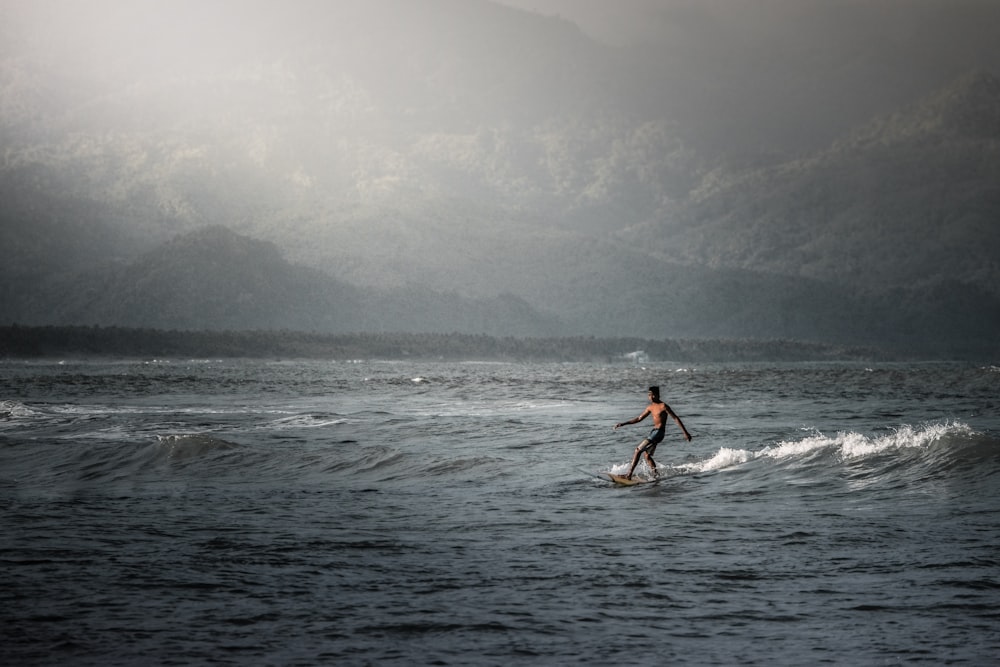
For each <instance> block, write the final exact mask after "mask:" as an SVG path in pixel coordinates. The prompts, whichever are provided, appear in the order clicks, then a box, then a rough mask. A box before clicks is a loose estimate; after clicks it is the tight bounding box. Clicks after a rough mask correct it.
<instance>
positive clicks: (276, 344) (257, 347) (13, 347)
mask: <svg viewBox="0 0 1000 667" xmlns="http://www.w3.org/2000/svg"><path fill="white" fill-rule="evenodd" d="M55 357H82V358H98V357H104V358H197V359H205V358H213V359H214V358H281V359H291V358H301V359H340V360H353V359H387V360H402V359H411V360H449V361H459V360H466V361H468V360H483V361H588V362H612V363H613V362H620V363H641V362H645V361H653V362H655V361H698V362H708V361H824V360H830V361H832V360H844V361H864V360H877V359H889V358H890V356H889V355H888V354H887V353H886V352H885V351H882V350H877V349H873V348H862V347H848V346H842V345H830V344H825V343H814V342H807V341H794V340H752V339H739V340H732V339H666V340H648V339H640V338H594V337H570V338H567V337H553V338H515V337H494V336H489V335H485V334H458V333H453V334H427V333H356V334H322V333H309V332H298V331H278V330H256V331H208V330H203V331H189V330H163V329H138V328H125V327H113V326H111V327H100V326H22V325H17V324H13V325H9V326H4V327H0V358H6V359H44V358H55Z"/></svg>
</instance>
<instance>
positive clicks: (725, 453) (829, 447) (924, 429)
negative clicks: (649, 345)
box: [678, 422, 972, 472]
mask: <svg viewBox="0 0 1000 667" xmlns="http://www.w3.org/2000/svg"><path fill="white" fill-rule="evenodd" d="M971 433H972V429H971V428H970V427H969V426H967V425H965V424H961V423H958V422H953V423H945V424H925V425H923V426H920V427H919V428H914V427H912V426H909V425H904V426H900V427H899V428H897V429H896V430H894V431H892V432H891V433H887V434H885V435H880V436H867V435H864V434H861V433H854V432H850V431H849V432H840V433H837V435H835V436H827V435H823V434H822V433H815V434H814V435H811V436H809V437H806V438H803V439H801V440H790V441H782V442H779V443H777V444H775V445H769V446H767V447H764V448H763V449H760V450H757V451H751V450H747V449H732V448H729V447H722V448H720V449H719V450H718V451H717V452H716V453H715V455H714V456H712V457H711V458H709V459H707V460H704V461H700V462H697V463H690V464H684V465H682V466H678V468H681V469H683V470H685V471H686V472H708V471H712V470H723V469H725V468H731V467H734V466H738V465H743V464H744V463H748V462H749V461H753V460H758V459H773V460H781V461H788V460H794V459H802V458H805V457H808V456H810V455H813V454H823V453H829V454H834V455H836V456H837V457H838V458H839V459H840V460H842V461H845V460H856V459H863V458H867V457H871V456H878V455H880V454H885V453H889V452H893V451H898V450H900V449H904V448H926V447H928V446H929V445H931V444H932V443H934V442H937V441H939V440H940V439H941V438H943V437H945V436H947V435H955V434H971Z"/></svg>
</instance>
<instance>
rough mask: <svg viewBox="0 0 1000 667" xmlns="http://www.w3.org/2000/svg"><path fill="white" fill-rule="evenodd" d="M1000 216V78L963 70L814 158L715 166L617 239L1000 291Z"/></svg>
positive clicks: (820, 273) (787, 266)
mask: <svg viewBox="0 0 1000 667" xmlns="http://www.w3.org/2000/svg"><path fill="white" fill-rule="evenodd" d="M998 212H1000V82H998V80H997V79H996V78H995V77H994V76H993V75H991V74H989V73H984V72H973V73H970V74H968V75H966V76H964V77H962V78H960V79H959V80H958V81H956V82H954V83H953V84H952V85H950V86H948V87H946V88H945V89H943V90H941V91H938V92H935V93H934V94H932V95H930V96H929V97H927V98H926V99H925V100H923V101H921V102H920V103H918V104H916V105H915V106H913V107H912V108H909V109H907V110H904V111H900V112H897V113H894V114H891V115H887V116H883V117H880V118H878V119H876V120H874V121H872V122H871V123H869V124H866V125H865V126H863V127H860V128H858V129H857V130H856V131H854V132H852V133H850V134H848V135H847V136H845V137H844V138H843V139H841V140H839V141H837V142H835V143H833V144H832V145H831V146H830V147H829V148H827V149H826V150H823V151H820V152H818V153H816V154H814V155H811V156H808V157H805V158H802V159H798V160H792V161H788V162H783V163H780V164H778V165H776V166H772V167H766V168H761V169H752V170H745V171H731V172H723V171H720V172H719V173H718V174H717V175H716V177H710V178H706V179H705V181H704V184H703V186H702V187H701V188H700V189H699V190H698V191H696V192H695V193H693V194H692V196H691V197H690V199H689V200H688V201H687V202H685V204H684V205H683V206H682V207H680V208H679V209H678V210H677V211H676V213H675V214H674V215H672V216H670V217H669V218H666V219H663V220H657V221H655V222H652V223H649V224H645V225H639V226H636V227H633V228H632V229H630V230H627V231H626V232H624V233H623V234H622V239H623V240H624V241H625V242H637V241H638V240H639V239H664V240H663V241H661V242H659V243H658V244H655V241H654V245H656V248H657V251H658V252H659V254H660V255H662V256H664V257H667V256H670V257H673V258H675V259H676V258H681V259H683V261H685V262H688V263H692V264H696V265H709V266H715V267H729V268H741V269H751V270H756V271H764V272H768V273H775V274H781V275H788V276H800V277H807V278H812V279H816V280H822V281H826V282H830V283H834V284H842V285H850V286H854V287H856V288H865V289H885V288H892V287H911V288H912V287H914V286H919V285H932V284H936V283H939V282H949V281H951V282H960V283H969V284H973V285H977V286H979V287H981V288H982V289H985V290H986V291H987V292H989V293H992V294H993V295H994V296H1000V264H998V263H997V261H996V257H997V251H998V249H1000V226H998V225H997V224H996V220H997V215H998Z"/></svg>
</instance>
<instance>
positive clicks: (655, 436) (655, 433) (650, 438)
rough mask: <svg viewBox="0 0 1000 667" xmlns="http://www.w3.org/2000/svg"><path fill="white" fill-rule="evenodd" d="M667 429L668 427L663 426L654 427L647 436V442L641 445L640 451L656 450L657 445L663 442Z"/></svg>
mask: <svg viewBox="0 0 1000 667" xmlns="http://www.w3.org/2000/svg"><path fill="white" fill-rule="evenodd" d="M665 430H666V429H663V428H654V429H653V430H652V431H650V432H649V435H647V436H646V442H644V443H643V444H641V445H639V451H640V452H648V453H649V454H652V453H653V452H655V451H656V446H657V445H658V444H660V443H661V442H663V432H664V431H665Z"/></svg>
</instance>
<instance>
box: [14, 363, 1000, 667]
mask: <svg viewBox="0 0 1000 667" xmlns="http://www.w3.org/2000/svg"><path fill="white" fill-rule="evenodd" d="M653 384H656V385H659V386H660V387H661V388H662V395H663V398H664V400H666V402H667V403H668V404H669V405H670V406H671V407H672V408H673V409H674V411H675V412H676V413H677V414H678V415H679V416H680V417H681V419H683V420H684V423H685V426H687V428H688V430H689V431H690V432H691V433H692V434H693V435H694V439H693V440H692V441H691V442H686V441H684V439H683V438H682V437H681V432H680V430H679V429H678V428H676V426H675V425H674V424H673V423H672V422H671V423H668V426H667V437H666V439H665V441H664V442H663V444H661V445H660V447H659V449H658V450H657V452H656V460H657V462H658V464H659V470H658V471H657V474H658V481H655V482H652V483H649V484H644V485H641V486H633V487H620V486H616V485H614V484H612V483H611V482H610V481H608V480H606V479H601V478H600V473H601V472H604V471H611V470H614V471H621V470H623V469H624V468H625V466H626V465H627V463H628V462H629V460H630V458H631V454H632V451H633V448H634V446H635V445H636V444H637V443H638V442H639V441H640V440H641V439H642V438H643V436H644V435H645V434H646V433H647V432H648V428H649V426H650V422H649V420H647V421H645V422H643V423H641V424H639V425H637V426H630V427H623V428H622V429H619V430H618V431H614V430H612V426H613V425H614V424H615V423H617V422H619V421H623V420H626V419H630V418H632V417H635V416H637V415H639V414H640V413H641V412H642V411H643V409H644V407H645V403H646V389H647V387H648V386H649V385H653ZM998 414H1000V369H998V368H996V367H992V366H988V365H986V366H983V365H969V364H892V365H889V364H880V365H875V366H870V367H866V366H865V365H863V364H861V365H859V364H782V365H777V364H752V365H741V364H726V365H711V364H705V365H696V366H683V365H679V364H658V363H656V364H646V365H645V366H642V367H639V366H628V365H593V364H530V365H529V364H518V363H510V364H503V363H445V362H441V363H416V362H413V363H410V362H406V363H403V362H378V361H245V360H235V361H234V360H220V361H214V360H179V359H177V360H158V361H144V362H135V361H102V362H96V361H77V362H75V361H64V362H58V363H57V362H22V361H7V362H2V363H0V503H2V506H0V568H2V576H3V586H2V590H0V609H2V612H0V613H2V624H0V628H2V629H0V633H2V636H0V663H3V664H9V665H147V664H232V665H264V664H267V665H334V664H336V665H367V664H372V665H386V664H398V665H410V664H438V665H519V664H523V665H536V664H537V665H570V664H581V663H582V664H635V665H661V664H692V665H736V664H742V665H746V664H757V665H775V664H780V665H812V664H822V663H826V664H842V665H857V664H865V665H883V664H919V663H923V664H928V665H939V664H968V665H984V664H990V663H992V664H996V663H995V661H996V660H997V656H998V655H1000V494H998V490H1000V417H998ZM638 472H639V474H641V475H644V476H647V477H651V471H649V470H647V469H645V467H644V466H643V467H640V469H639V471H638Z"/></svg>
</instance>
